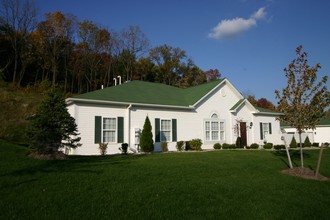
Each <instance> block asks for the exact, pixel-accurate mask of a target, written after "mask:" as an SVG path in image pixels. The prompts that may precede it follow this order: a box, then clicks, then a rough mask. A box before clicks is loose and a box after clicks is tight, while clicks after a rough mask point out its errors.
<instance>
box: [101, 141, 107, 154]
mask: <svg viewBox="0 0 330 220" xmlns="http://www.w3.org/2000/svg"><path fill="white" fill-rule="evenodd" d="M107 148H108V143H99V149H100V153H101V155H102V156H104V155H106V154H107Z"/></svg>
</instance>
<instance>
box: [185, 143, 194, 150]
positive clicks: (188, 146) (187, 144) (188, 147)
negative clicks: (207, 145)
mask: <svg viewBox="0 0 330 220" xmlns="http://www.w3.org/2000/svg"><path fill="white" fill-rule="evenodd" d="M185 144H186V145H185V150H192V149H191V147H190V141H186V142H185Z"/></svg>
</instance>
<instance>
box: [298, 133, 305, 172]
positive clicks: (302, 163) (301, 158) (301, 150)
mask: <svg viewBox="0 0 330 220" xmlns="http://www.w3.org/2000/svg"><path fill="white" fill-rule="evenodd" d="M299 145H300V162H301V168H304V155H303V149H302V143H301V131H299Z"/></svg>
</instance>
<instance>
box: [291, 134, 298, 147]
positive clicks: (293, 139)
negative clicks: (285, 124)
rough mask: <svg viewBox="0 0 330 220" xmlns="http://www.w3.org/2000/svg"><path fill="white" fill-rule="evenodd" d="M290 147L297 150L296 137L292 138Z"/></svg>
mask: <svg viewBox="0 0 330 220" xmlns="http://www.w3.org/2000/svg"><path fill="white" fill-rule="evenodd" d="M290 147H291V148H297V141H296V138H295V137H294V136H293V137H292V140H291V143H290Z"/></svg>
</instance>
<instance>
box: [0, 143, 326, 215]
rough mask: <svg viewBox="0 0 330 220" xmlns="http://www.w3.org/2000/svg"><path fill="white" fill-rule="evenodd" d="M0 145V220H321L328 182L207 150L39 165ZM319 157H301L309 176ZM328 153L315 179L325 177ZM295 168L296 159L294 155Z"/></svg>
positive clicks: (280, 163)
mask: <svg viewBox="0 0 330 220" xmlns="http://www.w3.org/2000/svg"><path fill="white" fill-rule="evenodd" d="M26 152H27V149H26V148H24V147H22V146H17V145H13V144H10V143H8V142H4V141H0V198H1V200H0V218H1V219H133V218H135V219H327V218H328V217H329V215H330V208H329V198H330V181H326V182H320V181H315V180H306V179H301V178H298V177H292V176H287V175H284V174H282V173H281V172H280V171H281V170H282V169H285V168H286V167H287V165H286V163H285V161H286V158H285V155H283V154H276V153H273V152H271V151H252V150H244V151H243V150H242V151H225V150H223V151H212V152H199V153H162V154H150V155H128V156H125V155H115V156H91V157H83V156H74V157H70V159H69V160H66V161H39V160H34V159H31V158H28V157H26V156H25V154H26ZM317 157H318V151H316V150H309V151H307V150H306V151H305V164H306V166H310V167H311V168H313V169H315V166H316V160H317ZM329 157H330V150H325V151H324V155H323V159H324V160H323V162H322V165H321V173H322V174H323V175H325V176H328V177H329V176H330V160H329ZM293 159H294V161H295V162H296V163H297V164H299V156H298V155H296V154H293Z"/></svg>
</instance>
